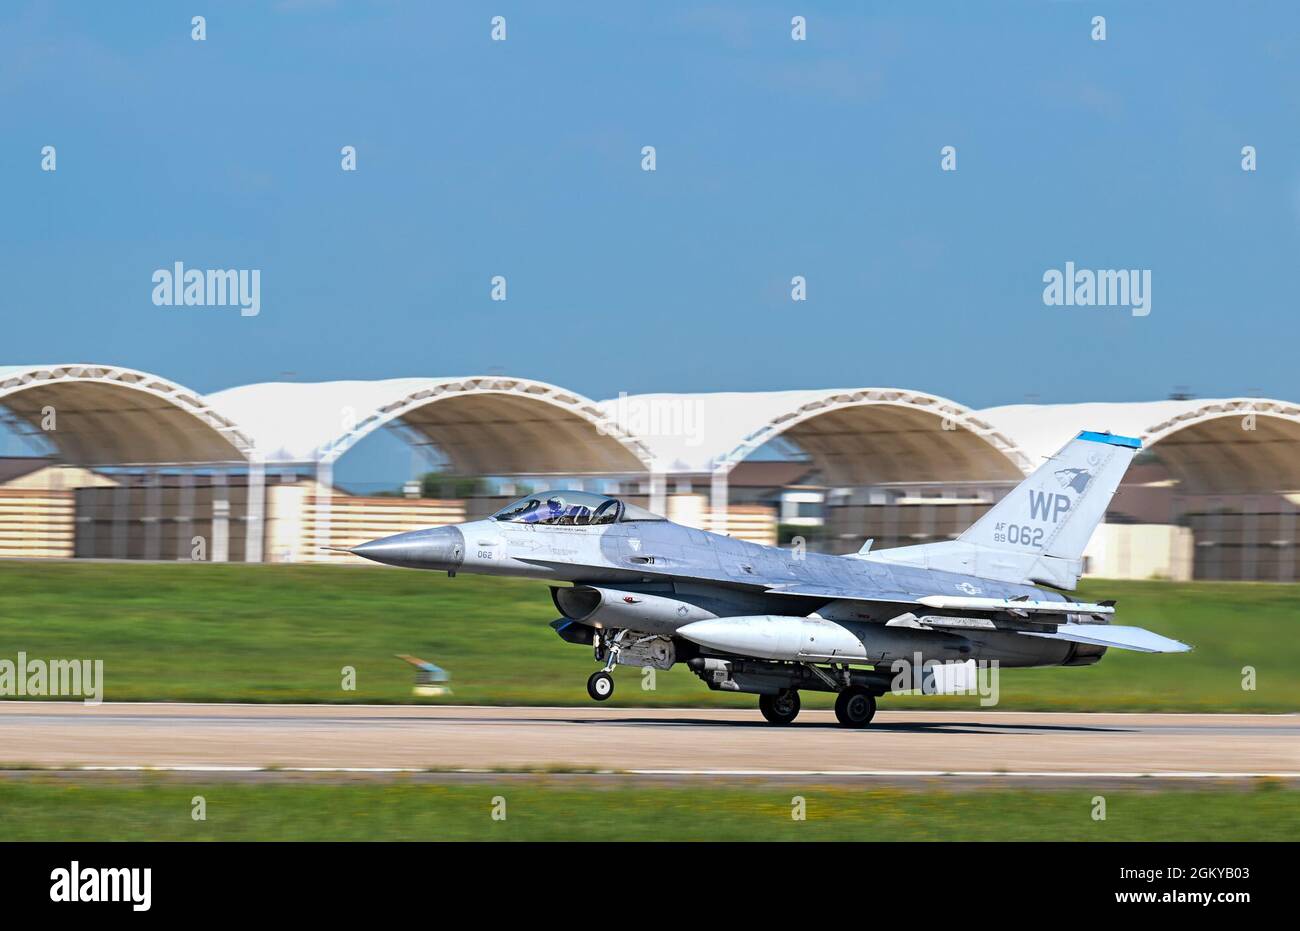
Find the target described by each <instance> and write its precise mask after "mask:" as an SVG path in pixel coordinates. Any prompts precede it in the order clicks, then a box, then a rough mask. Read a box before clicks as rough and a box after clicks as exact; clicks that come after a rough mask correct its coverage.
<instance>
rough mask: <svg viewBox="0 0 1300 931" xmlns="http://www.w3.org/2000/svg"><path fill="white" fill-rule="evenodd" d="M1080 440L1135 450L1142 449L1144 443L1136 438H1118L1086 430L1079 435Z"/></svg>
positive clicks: (1111, 434) (1113, 435)
mask: <svg viewBox="0 0 1300 931" xmlns="http://www.w3.org/2000/svg"><path fill="white" fill-rule="evenodd" d="M1078 439H1081V440H1092V442H1094V443H1109V444H1110V445H1111V446H1131V447H1132V448H1133V449H1141V448H1142V441H1141V440H1139V439H1138V438H1137V437H1134V436H1117V435H1115V434H1114V433H1096V432H1094V431H1092V430H1084V431H1083V432H1082V433H1080V434H1079V436H1078Z"/></svg>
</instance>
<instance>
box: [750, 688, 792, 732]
mask: <svg viewBox="0 0 1300 931" xmlns="http://www.w3.org/2000/svg"><path fill="white" fill-rule="evenodd" d="M758 710H759V711H761V712H763V717H765V718H767V721H768V723H769V724H789V723H790V722H791V721H793V720H794V719H795V718H797V717H798V716H799V693H798V692H796V691H795V690H794V689H785V690H784V691H782V692H780V693H778V694H776V695H760V696H758Z"/></svg>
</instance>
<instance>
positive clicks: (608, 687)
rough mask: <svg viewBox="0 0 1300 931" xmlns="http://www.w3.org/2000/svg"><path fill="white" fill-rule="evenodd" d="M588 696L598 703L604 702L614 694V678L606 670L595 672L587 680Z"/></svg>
mask: <svg viewBox="0 0 1300 931" xmlns="http://www.w3.org/2000/svg"><path fill="white" fill-rule="evenodd" d="M587 694H588V695H590V696H591V697H592V698H594V699H595V700H596V701H604V700H605V699H607V698H609V696H611V695H613V694H614V677H613V676H611V675H610V674H609V673H607V672H606V671H605V670H603V669H602V670H600V671H599V672H593V673H592V674H591V676H590V677H589V678H588V679H587Z"/></svg>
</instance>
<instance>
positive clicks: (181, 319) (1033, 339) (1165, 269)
mask: <svg viewBox="0 0 1300 931" xmlns="http://www.w3.org/2000/svg"><path fill="white" fill-rule="evenodd" d="M1241 6H1242V7H1243V8H1242V9H1237V8H1232V9H1231V10H1230V9H1229V7H1228V5H1226V4H1196V3H1185V2H1181V3H1172V2H1171V3H1114V2H1097V3H1093V2H1088V3H1082V2H998V3H992V2H990V3H969V2H953V3H918V2H909V3H901V2H900V3H888V2H873V3H870V4H860V5H859V4H844V3H839V4H825V3H807V2H804V0H797V2H796V0H790V2H785V3H779V4H773V3H763V2H758V3H735V4H717V5H708V6H703V5H701V6H691V5H686V4H674V3H655V4H635V5H633V4H610V3H592V4H578V3H574V4H565V3H554V4H544V5H543V4H537V3H518V2H513V3H504V2H503V3H491V4H487V5H482V4H474V3H464V4H432V3H415V2H409V3H402V2H375V3H361V2H357V3H343V2H338V3H329V2H310V0H300V2H283V3H278V4H276V3H270V4H253V3H229V2H223V3H219V4H218V3H207V4H203V3H198V4H189V5H178V4H175V3H132V4H104V3H91V2H86V3H43V2H38V3H26V2H18V3H7V4H5V5H4V6H3V7H2V8H0V204H3V208H2V209H0V237H3V241H2V243H0V244H2V245H3V250H2V251H0V256H2V258H0V263H2V264H0V270H2V271H3V275H4V289H3V292H0V293H3V297H2V298H0V313H3V316H4V330H3V337H2V339H3V349H0V363H25V362H46V361H57V362H64V361H78V362H82V361H85V362H108V363H115V364H122V365H129V366H134V367H137V368H141V369H145V370H149V371H156V372H159V373H162V374H164V375H167V376H169V377H171V378H174V379H175V380H177V381H180V382H183V383H185V384H188V385H191V386H192V387H194V388H196V389H198V390H201V391H212V390H217V389H220V388H224V387H229V386H231V385H235V384H240V383H244V382H250V381H262V380H272V379H277V378H280V377H281V376H282V373H286V372H289V373H293V375H292V377H293V378H294V380H299V381H309V380H317V379H332V378H352V377H356V378H372V377H386V376H399V375H400V376H410V375H450V374H471V373H480V372H490V371H502V372H507V373H510V374H515V375H521V376H527V377H533V378H539V379H543V380H546V381H552V382H556V383H558V384H562V385H565V386H567V387H570V388H573V389H575V390H578V391H581V392H583V393H585V394H588V395H591V396H595V397H608V396H612V395H616V394H617V393H618V392H620V391H628V392H639V391H709V390H746V389H767V388H805V387H822V386H863V385H901V386H906V387H912V388H917V389H921V390H926V391H931V392H934V393H937V394H941V395H945V396H948V397H951V398H954V399H956V400H958V401H961V402H964V403H966V404H969V405H972V406H975V407H981V406H987V405H993V404H999V403H1013V402H1017V401H1022V400H1025V399H1026V398H1027V397H1030V398H1034V399H1036V400H1042V401H1083V400H1144V399H1152V398H1159V397H1164V396H1165V395H1167V394H1168V392H1169V391H1170V390H1171V389H1172V388H1174V386H1178V385H1185V386H1188V387H1189V388H1190V389H1191V390H1192V391H1193V392H1195V393H1196V394H1198V395H1200V396H1218V395H1236V394H1250V393H1255V392H1258V393H1260V394H1263V395H1265V396H1273V397H1282V398H1288V399H1297V398H1300V384H1297V378H1296V374H1295V372H1296V365H1295V362H1294V359H1295V355H1296V335H1297V324H1296V322H1295V321H1296V311H1297V307H1296V288H1295V283H1294V282H1295V280H1296V273H1295V271H1294V268H1295V264H1296V261H1295V260H1296V256H1297V253H1298V251H1300V250H1298V247H1300V66H1298V64H1297V63H1298V62H1300V7H1298V6H1297V5H1296V4H1294V3H1252V4H1245V5H1241ZM205 7H206V9H205ZM194 13H203V14H205V15H206V16H207V31H208V37H207V40H206V41H204V42H194V41H192V40H191V38H190V29H191V26H190V16H191V15H193V14H194ZM796 13H797V14H801V15H804V16H805V17H807V21H808V40H807V41H806V42H794V41H791V39H790V18H791V16H792V15H794V14H796ZM496 14H500V15H504V16H505V17H506V19H507V24H508V39H507V41H505V42H492V41H490V38H489V20H490V18H491V17H492V16H493V15H496ZM1095 15H1104V16H1105V17H1106V18H1107V38H1106V41H1104V42H1095V41H1092V39H1091V38H1090V32H1091V28H1092V27H1091V25H1090V21H1091V19H1092V17H1093V16H1095ZM44 145H54V146H56V147H57V151H58V170H57V171H56V172H42V171H41V170H40V150H41V147H42V146H44ZM344 145H354V146H356V148H357V152H358V167H359V170H358V171H356V172H344V171H342V170H340V164H339V161H340V155H339V150H340V148H341V147H342V146H344ZM644 145H654V146H655V147H656V148H657V153H658V166H657V171H655V172H653V173H649V172H643V171H642V170H641V168H640V161H641V155H640V150H641V147H642V146H644ZM945 145H952V146H955V147H956V148H957V159H958V162H957V164H958V168H957V171H955V172H942V171H940V168H939V158H940V156H939V153H940V148H941V147H942V146H945ZM1243 145H1253V146H1255V147H1256V148H1257V150H1258V159H1259V169H1258V171H1255V172H1253V173H1247V172H1243V171H1242V170H1241V167H1240V162H1241V155H1240V151H1241V148H1242V146H1243ZM175 261H183V262H184V263H185V264H186V265H187V266H188V267H193V268H232V267H233V268H257V269H260V270H261V276H262V310H261V313H260V315H258V316H257V317H251V318H245V317H241V316H240V315H239V314H238V312H237V311H234V310H230V309H227V308H193V307H191V308H169V307H157V306H155V305H154V304H153V303H152V302H151V300H150V295H151V292H152V283H151V275H152V273H153V271H154V270H155V269H158V268H169V267H171V264H172V263H173V262H175ZM1067 261H1072V262H1074V263H1075V264H1076V265H1078V266H1080V267H1089V268H1141V269H1150V270H1151V273H1152V279H1153V285H1152V292H1153V293H1152V309H1151V314H1150V316H1147V317H1141V318H1139V317H1133V316H1131V315H1130V314H1129V313H1128V312H1127V311H1126V310H1124V309H1121V308H1113V307H1112V308H1088V307H1048V306H1045V305H1044V303H1043V300H1042V291H1043V283H1042V276H1043V273H1044V271H1045V270H1047V269H1049V268H1062V267H1063V266H1064V264H1065V262H1067ZM493 275H504V276H506V278H507V281H508V288H509V291H508V295H509V299H508V300H507V301H505V302H504V303H501V302H493V301H492V300H490V295H489V281H490V279H491V278H492V276H493ZM794 275H803V276H806V278H807V281H808V298H809V299H808V300H807V301H806V302H805V303H793V302H791V300H790V295H789V292H790V279H791V277H792V276H794Z"/></svg>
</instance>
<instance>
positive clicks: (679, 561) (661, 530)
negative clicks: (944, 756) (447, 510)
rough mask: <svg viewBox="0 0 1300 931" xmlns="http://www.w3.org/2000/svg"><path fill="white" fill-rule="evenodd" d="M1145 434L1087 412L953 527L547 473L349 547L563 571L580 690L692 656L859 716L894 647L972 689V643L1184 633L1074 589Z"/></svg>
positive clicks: (536, 574)
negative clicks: (627, 487)
mask: <svg viewBox="0 0 1300 931" xmlns="http://www.w3.org/2000/svg"><path fill="white" fill-rule="evenodd" d="M1140 447H1141V442H1140V441H1139V440H1137V439H1133V438H1130V437H1123V436H1115V435H1112V434H1109V433H1097V432H1090V431H1085V432H1082V433H1080V434H1079V435H1078V436H1077V437H1075V438H1074V439H1073V440H1071V441H1070V442H1069V443H1067V444H1066V445H1065V447H1064V448H1062V449H1061V451H1060V452H1058V453H1057V454H1056V455H1055V456H1052V457H1051V458H1050V459H1049V460H1047V461H1046V462H1045V463H1044V464H1043V465H1042V466H1041V467H1039V469H1038V470H1037V471H1035V472H1034V474H1033V475H1031V476H1029V478H1027V479H1026V480H1025V481H1023V482H1022V483H1020V485H1019V486H1017V487H1016V488H1015V489H1014V490H1013V491H1012V492H1011V493H1010V494H1008V495H1007V496H1006V497H1004V498H1003V499H1001V500H1000V501H999V502H998V503H996V504H995V505H994V506H993V507H992V508H991V509H990V510H989V511H988V512H986V513H985V514H984V516H983V517H981V518H980V519H979V520H978V521H976V522H975V523H974V524H973V525H972V526H971V527H970V528H969V529H968V530H967V531H966V532H965V533H963V534H961V535H960V536H959V537H957V538H956V539H954V540H950V541H946V542H942V543H926V544H921V545H917V546H904V547H898V548H894V549H882V550H874V551H873V550H872V549H871V544H870V542H868V544H867V545H866V546H864V547H863V548H862V550H861V551H859V552H857V553H850V554H847V555H831V554H822V553H805V552H802V551H800V550H797V549H786V548H782V547H776V546H762V545H759V544H755V543H747V542H744V541H741V540H736V539H733V538H731V537H728V536H722V535H719V534H715V533H708V532H706V531H704V530H697V529H696V528H694V527H685V526H682V525H680V524H675V523H673V522H671V521H668V520H666V519H664V518H663V517H660V516H659V515H657V514H653V513H651V512H650V511H648V510H646V509H645V508H642V507H639V506H637V505H636V504H633V503H631V502H627V501H622V500H619V499H618V498H613V497H607V496H603V495H596V494H590V493H587V492H581V491H547V492H541V493H538V494H533V495H528V496H526V497H524V498H521V499H519V500H518V501H515V502H514V503H512V504H510V505H508V506H507V507H504V508H502V509H501V510H500V511H498V512H497V513H495V514H493V515H492V516H491V517H489V518H487V519H486V520H478V521H471V522H469V523H464V524H460V525H457V526H448V527H437V528H432V529H428V530H417V531H413V532H410V533H401V534H397V535H396V536H391V537H385V538H383V539H380V540H374V541H371V542H369V543H363V544H361V545H360V546H356V547H353V548H352V549H351V552H352V553H355V554H356V555H358V556H364V557H365V558H367V559H372V560H375V561H377V562H381V563H387V564H389V565H394V566H405V567H409V568H415V569H434V570H439V571H445V572H446V573H447V574H448V575H451V576H454V575H456V574H457V573H459V572H471V573H478V574H483V575H501V576H518V577H523V578H534V579H547V580H550V581H553V582H555V583H556V584H554V585H552V586H551V597H552V600H553V601H554V603H555V607H556V609H557V610H558V611H559V613H560V614H561V617H560V618H558V619H556V620H555V621H553V622H552V623H551V626H552V627H554V628H555V630H556V632H557V633H558V634H559V635H560V637H562V638H563V639H564V640H566V641H568V642H570V643H576V644H583V645H587V646H590V647H592V648H593V652H594V655H595V659H596V661H597V662H599V663H601V664H602V667H601V668H600V669H599V670H597V671H596V672H594V673H592V675H591V677H590V678H589V679H588V680H587V692H588V694H589V695H590V696H591V697H592V698H593V699H595V700H596V701H604V700H606V699H608V698H609V697H610V695H612V694H613V692H614V678H613V672H614V670H615V668H616V667H618V666H635V667H642V668H644V667H646V666H650V667H653V668H655V669H668V668H670V667H672V666H673V665H675V664H677V663H684V664H685V665H686V666H687V667H688V668H689V669H690V670H691V671H692V672H693V673H695V675H697V676H698V677H699V678H700V679H701V680H703V681H704V683H705V684H706V685H707V686H708V687H709V688H710V689H714V690H721V691H729V692H747V693H752V694H756V695H758V705H759V709H760V710H761V712H762V714H763V716H764V717H765V718H766V719H767V720H768V721H769V722H771V723H773V724H788V723H790V722H791V721H793V720H794V719H795V716H796V715H798V713H799V705H800V701H799V693H800V692H801V691H806V690H814V691H821V692H834V693H836V702H835V713H836V716H837V718H838V719H839V721H840V723H841V724H843V725H845V726H847V727H863V726H865V725H866V724H868V723H870V721H871V719H872V717H873V716H874V715H875V712H876V699H877V698H879V697H880V696H882V695H885V694H887V693H889V692H891V691H896V690H897V688H896V686H897V683H898V681H899V669H900V664H914V665H915V666H917V667H920V669H921V670H924V672H923V673H922V675H921V676H920V677H917V676H916V675H915V674H913V675H912V678H911V679H910V680H907V681H910V682H911V684H912V685H915V684H917V683H918V682H919V683H920V684H921V686H922V689H921V690H922V691H927V690H928V691H941V692H942V691H944V690H945V689H946V690H950V691H951V690H959V689H961V688H962V686H961V684H960V683H961V682H962V681H963V680H964V679H965V680H966V681H969V675H970V674H973V672H974V670H975V667H976V663H978V662H985V663H992V662H996V663H997V665H998V667H1007V668H1010V667H1028V666H1087V665H1091V664H1092V663H1096V662H1097V661H1098V660H1100V659H1101V658H1102V656H1103V655H1104V654H1105V653H1106V651H1107V649H1109V648H1111V647H1116V648H1119V649H1124V650H1137V651H1140V652H1147V653H1177V652H1182V651H1185V650H1188V649H1190V647H1189V646H1187V645H1186V644H1184V643H1180V642H1178V641H1177V640H1171V639H1169V638H1167V637H1163V636H1161V635H1159V634H1156V633H1152V632H1151V631H1148V630H1143V629H1142V628H1140V627H1125V626H1119V625H1116V624H1113V623H1111V619H1112V617H1113V616H1114V614H1115V603H1114V602H1113V601H1102V602H1099V603H1091V602H1079V601H1075V600H1073V599H1072V598H1071V597H1070V596H1068V595H1066V594H1065V593H1064V591H1069V590H1073V589H1074V588H1075V587H1076V585H1077V583H1078V580H1079V576H1080V574H1081V572H1082V565H1083V563H1082V557H1083V550H1084V547H1085V546H1086V545H1087V543H1088V539H1089V537H1091V536H1092V532H1093V530H1094V528H1095V527H1096V526H1097V524H1098V523H1099V522H1100V521H1101V519H1102V518H1103V517H1104V515H1105V513H1106V508H1107V506H1108V504H1109V503H1110V500H1111V497H1112V496H1113V495H1114V493H1115V489H1116V488H1117V487H1118V486H1119V483H1120V479H1121V478H1122V477H1123V475H1124V472H1125V470H1126V469H1127V468H1128V465H1129V463H1130V462H1131V461H1132V459H1133V457H1134V455H1136V453H1137V451H1138V450H1139V448H1140ZM1063 590H1064V591H1063ZM940 673H943V674H942V675H940ZM949 673H951V674H949ZM927 683H928V685H929V688H928V689H927V687H926V686H927Z"/></svg>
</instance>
